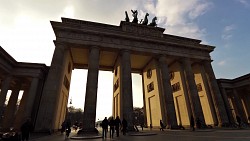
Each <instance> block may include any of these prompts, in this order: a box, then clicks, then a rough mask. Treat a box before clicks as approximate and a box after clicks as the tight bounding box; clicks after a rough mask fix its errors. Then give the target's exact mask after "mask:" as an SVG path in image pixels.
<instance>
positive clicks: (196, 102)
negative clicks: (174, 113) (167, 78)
mask: <svg viewBox="0 0 250 141" xmlns="http://www.w3.org/2000/svg"><path fill="white" fill-rule="evenodd" d="M182 63H183V66H184V71H185V76H186V81H187V87H188V91H189V100H190V103H191V109H192V112H193V116H194V119H197V118H199V119H200V120H201V122H202V123H205V119H204V115H203V111H202V107H201V102H200V97H199V93H198V90H197V86H196V83H195V79H194V73H193V71H192V67H191V62H190V60H189V58H183V59H182Z"/></svg>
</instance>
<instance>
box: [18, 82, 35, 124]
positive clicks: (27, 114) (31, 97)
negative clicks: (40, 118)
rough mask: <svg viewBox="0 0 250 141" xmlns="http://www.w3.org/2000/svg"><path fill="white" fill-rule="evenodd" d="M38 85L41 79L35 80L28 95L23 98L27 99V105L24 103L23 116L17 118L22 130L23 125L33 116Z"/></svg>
mask: <svg viewBox="0 0 250 141" xmlns="http://www.w3.org/2000/svg"><path fill="white" fill-rule="evenodd" d="M38 84H39V78H33V79H32V81H31V84H30V86H29V90H28V93H27V94H26V95H23V98H24V99H25V103H22V104H23V105H22V108H23V109H20V110H22V114H20V115H19V116H18V117H16V118H17V120H16V121H17V124H19V126H17V128H18V129H19V128H20V126H21V124H22V123H24V122H25V121H26V120H27V119H28V118H29V119H31V116H32V115H31V114H32V109H33V104H34V101H35V97H36V94H37V87H38ZM32 122H33V121H32ZM15 126H16V125H15Z"/></svg>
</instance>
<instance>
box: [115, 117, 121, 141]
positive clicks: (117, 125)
mask: <svg viewBox="0 0 250 141" xmlns="http://www.w3.org/2000/svg"><path fill="white" fill-rule="evenodd" d="M120 125H121V120H120V118H119V116H117V117H116V118H115V132H116V136H117V137H119V130H120Z"/></svg>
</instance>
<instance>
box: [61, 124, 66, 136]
mask: <svg viewBox="0 0 250 141" xmlns="http://www.w3.org/2000/svg"><path fill="white" fill-rule="evenodd" d="M65 129H66V121H63V123H62V124H61V134H63V132H64V131H65Z"/></svg>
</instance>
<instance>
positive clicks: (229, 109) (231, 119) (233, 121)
mask: <svg viewBox="0 0 250 141" xmlns="http://www.w3.org/2000/svg"><path fill="white" fill-rule="evenodd" d="M220 90H221V95H222V97H223V99H224V103H225V108H226V112H227V116H228V119H229V122H230V123H235V120H234V117H233V113H232V110H231V106H230V104H229V101H228V96H227V92H226V90H225V88H223V87H222V86H221V87H220Z"/></svg>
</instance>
